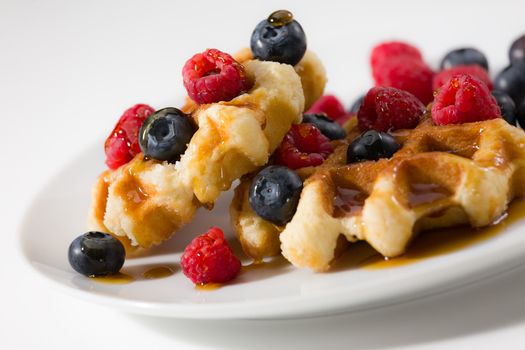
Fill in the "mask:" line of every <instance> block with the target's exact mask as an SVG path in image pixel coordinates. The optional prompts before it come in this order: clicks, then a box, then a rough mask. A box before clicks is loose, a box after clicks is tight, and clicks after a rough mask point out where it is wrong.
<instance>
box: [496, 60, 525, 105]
mask: <svg viewBox="0 0 525 350" xmlns="http://www.w3.org/2000/svg"><path fill="white" fill-rule="evenodd" d="M494 90H501V91H503V92H505V93H507V94H508V95H509V96H510V97H512V99H513V100H514V103H516V105H519V104H520V102H521V100H523V98H524V97H525V64H520V63H517V64H513V65H510V66H508V67H506V68H505V69H504V70H502V71H501V72H500V73H499V74H498V75H497V76H496V78H495V79H494Z"/></svg>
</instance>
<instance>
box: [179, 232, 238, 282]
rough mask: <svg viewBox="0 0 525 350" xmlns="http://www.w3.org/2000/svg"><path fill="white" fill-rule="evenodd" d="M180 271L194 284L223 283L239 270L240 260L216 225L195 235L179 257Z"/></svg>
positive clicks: (232, 277)
mask: <svg viewBox="0 0 525 350" xmlns="http://www.w3.org/2000/svg"><path fill="white" fill-rule="evenodd" d="M180 264H181V266H182V272H184V274H185V275H186V277H188V278H189V279H190V280H191V281H192V282H193V283H195V284H206V283H224V282H228V281H230V280H232V279H234V278H235V277H236V276H237V275H238V274H239V272H240V271H241V262H240V261H239V259H237V257H236V256H235V255H233V252H232V250H231V248H230V246H229V245H228V242H226V240H225V239H224V233H223V232H222V230H221V229H220V228H218V227H212V228H210V229H209V230H208V232H206V233H204V234H202V235H200V236H198V237H196V238H194V239H193V241H191V243H190V244H188V246H187V247H186V248H185V249H184V253H183V254H182V257H181V258H180Z"/></svg>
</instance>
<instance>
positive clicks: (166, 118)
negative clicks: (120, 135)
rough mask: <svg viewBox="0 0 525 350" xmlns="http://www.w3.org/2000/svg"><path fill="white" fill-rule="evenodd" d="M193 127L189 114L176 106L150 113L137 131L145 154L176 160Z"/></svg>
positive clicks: (187, 141) (186, 143)
mask: <svg viewBox="0 0 525 350" xmlns="http://www.w3.org/2000/svg"><path fill="white" fill-rule="evenodd" d="M194 133H195V127H194V126H193V123H192V121H191V118H190V116H188V115H186V114H184V113H183V112H181V111H180V110H178V109H177V108H172V107H169V108H164V109H161V110H159V111H157V112H155V113H153V114H152V115H150V116H149V117H148V118H147V119H146V121H145V122H144V124H142V127H141V128H140V132H139V143H140V149H141V150H142V153H144V155H145V156H148V157H151V158H154V159H157V160H167V161H170V162H176V161H177V160H179V159H180V156H181V154H183V153H184V151H186V148H187V147H188V143H189V142H190V140H191V137H192V136H193V134H194Z"/></svg>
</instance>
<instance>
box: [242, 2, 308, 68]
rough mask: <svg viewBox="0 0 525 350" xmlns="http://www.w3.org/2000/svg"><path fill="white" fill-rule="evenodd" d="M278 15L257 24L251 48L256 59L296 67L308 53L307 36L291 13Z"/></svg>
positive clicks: (278, 13)
mask: <svg viewBox="0 0 525 350" xmlns="http://www.w3.org/2000/svg"><path fill="white" fill-rule="evenodd" d="M276 13H277V14H276ZM276 13H274V14H272V15H270V17H269V18H267V19H265V20H262V21H261V22H259V24H257V26H256V27H255V29H254V31H253V33H252V37H251V40H250V48H251V50H252V52H253V56H254V58H256V59H259V60H262V61H274V62H280V63H287V64H290V65H292V66H295V65H296V64H297V63H299V61H300V60H301V58H303V56H304V53H305V52H306V35H305V33H304V30H303V28H302V27H301V25H300V24H299V22H297V21H296V20H294V19H293V17H291V13H290V14H289V15H288V14H284V13H283V14H282V15H281V12H280V11H277V12H276ZM290 17H291V20H290Z"/></svg>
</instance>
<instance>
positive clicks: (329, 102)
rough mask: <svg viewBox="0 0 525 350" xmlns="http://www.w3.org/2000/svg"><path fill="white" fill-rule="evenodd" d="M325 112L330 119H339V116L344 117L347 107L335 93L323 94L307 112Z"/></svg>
mask: <svg viewBox="0 0 525 350" xmlns="http://www.w3.org/2000/svg"><path fill="white" fill-rule="evenodd" d="M317 113H325V114H326V116H327V117H328V118H330V119H333V120H335V121H337V119H338V118H340V117H343V116H344V115H345V114H346V112H345V107H344V106H343V104H342V103H341V102H340V101H339V99H338V98H337V97H335V96H334V95H323V96H321V97H320V98H319V99H318V100H317V101H315V103H314V104H313V105H312V107H310V109H309V110H308V111H306V112H305V114H317Z"/></svg>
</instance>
